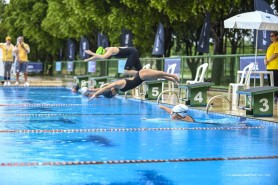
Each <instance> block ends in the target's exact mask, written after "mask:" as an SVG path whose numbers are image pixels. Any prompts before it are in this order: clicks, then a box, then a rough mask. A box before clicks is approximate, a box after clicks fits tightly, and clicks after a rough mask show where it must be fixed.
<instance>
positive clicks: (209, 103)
mask: <svg viewBox="0 0 278 185" xmlns="http://www.w3.org/2000/svg"><path fill="white" fill-rule="evenodd" d="M217 98H222V99H224V100H227V101H228V103H229V110H232V104H231V101H230V100H229V99H228V98H226V97H225V96H223V95H216V96H213V97H212V98H211V99H209V101H208V103H207V106H206V113H208V109H209V108H210V106H211V105H212V103H211V102H212V100H214V99H217Z"/></svg>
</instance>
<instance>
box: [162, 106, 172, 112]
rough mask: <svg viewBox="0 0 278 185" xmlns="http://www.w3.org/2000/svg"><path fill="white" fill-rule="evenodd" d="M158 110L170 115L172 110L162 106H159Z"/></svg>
mask: <svg viewBox="0 0 278 185" xmlns="http://www.w3.org/2000/svg"><path fill="white" fill-rule="evenodd" d="M159 108H161V109H162V110H165V111H166V112H167V113H169V114H171V112H172V109H170V108H169V107H165V106H163V105H159Z"/></svg>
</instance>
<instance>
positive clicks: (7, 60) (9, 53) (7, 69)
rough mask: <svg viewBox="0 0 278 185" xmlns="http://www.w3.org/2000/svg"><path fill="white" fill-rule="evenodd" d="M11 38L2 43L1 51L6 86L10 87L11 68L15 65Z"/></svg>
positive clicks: (8, 37)
mask: <svg viewBox="0 0 278 185" xmlns="http://www.w3.org/2000/svg"><path fill="white" fill-rule="evenodd" d="M11 40H12V39H11V37H10V36H7V37H6V43H0V49H2V54H3V56H2V60H3V63H4V80H5V82H4V86H10V85H11V84H10V80H11V68H12V65H13V61H14V59H13V49H14V45H13V44H12V43H11Z"/></svg>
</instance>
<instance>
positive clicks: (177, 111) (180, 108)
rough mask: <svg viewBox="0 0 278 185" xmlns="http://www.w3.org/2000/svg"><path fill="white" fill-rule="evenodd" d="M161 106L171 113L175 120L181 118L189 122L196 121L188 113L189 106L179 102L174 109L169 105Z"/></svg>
mask: <svg viewBox="0 0 278 185" xmlns="http://www.w3.org/2000/svg"><path fill="white" fill-rule="evenodd" d="M159 108H161V109H163V110H165V111H166V112H168V113H169V114H170V118H171V119H173V120H181V121H187V122H195V120H194V119H193V118H192V117H191V116H189V115H188V113H187V111H188V107H187V106H186V105H184V104H179V105H176V106H174V107H173V108H172V109H170V108H169V107H165V106H162V105H160V106H159Z"/></svg>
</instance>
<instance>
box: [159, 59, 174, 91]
mask: <svg viewBox="0 0 278 185" xmlns="http://www.w3.org/2000/svg"><path fill="white" fill-rule="evenodd" d="M176 67H177V64H176V63H174V64H171V65H169V66H168V69H167V73H169V74H174V73H175V69H176ZM162 89H163V91H164V90H165V87H164V83H163V86H162ZM166 90H170V91H174V90H175V84H174V82H170V81H168V89H166Z"/></svg>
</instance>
